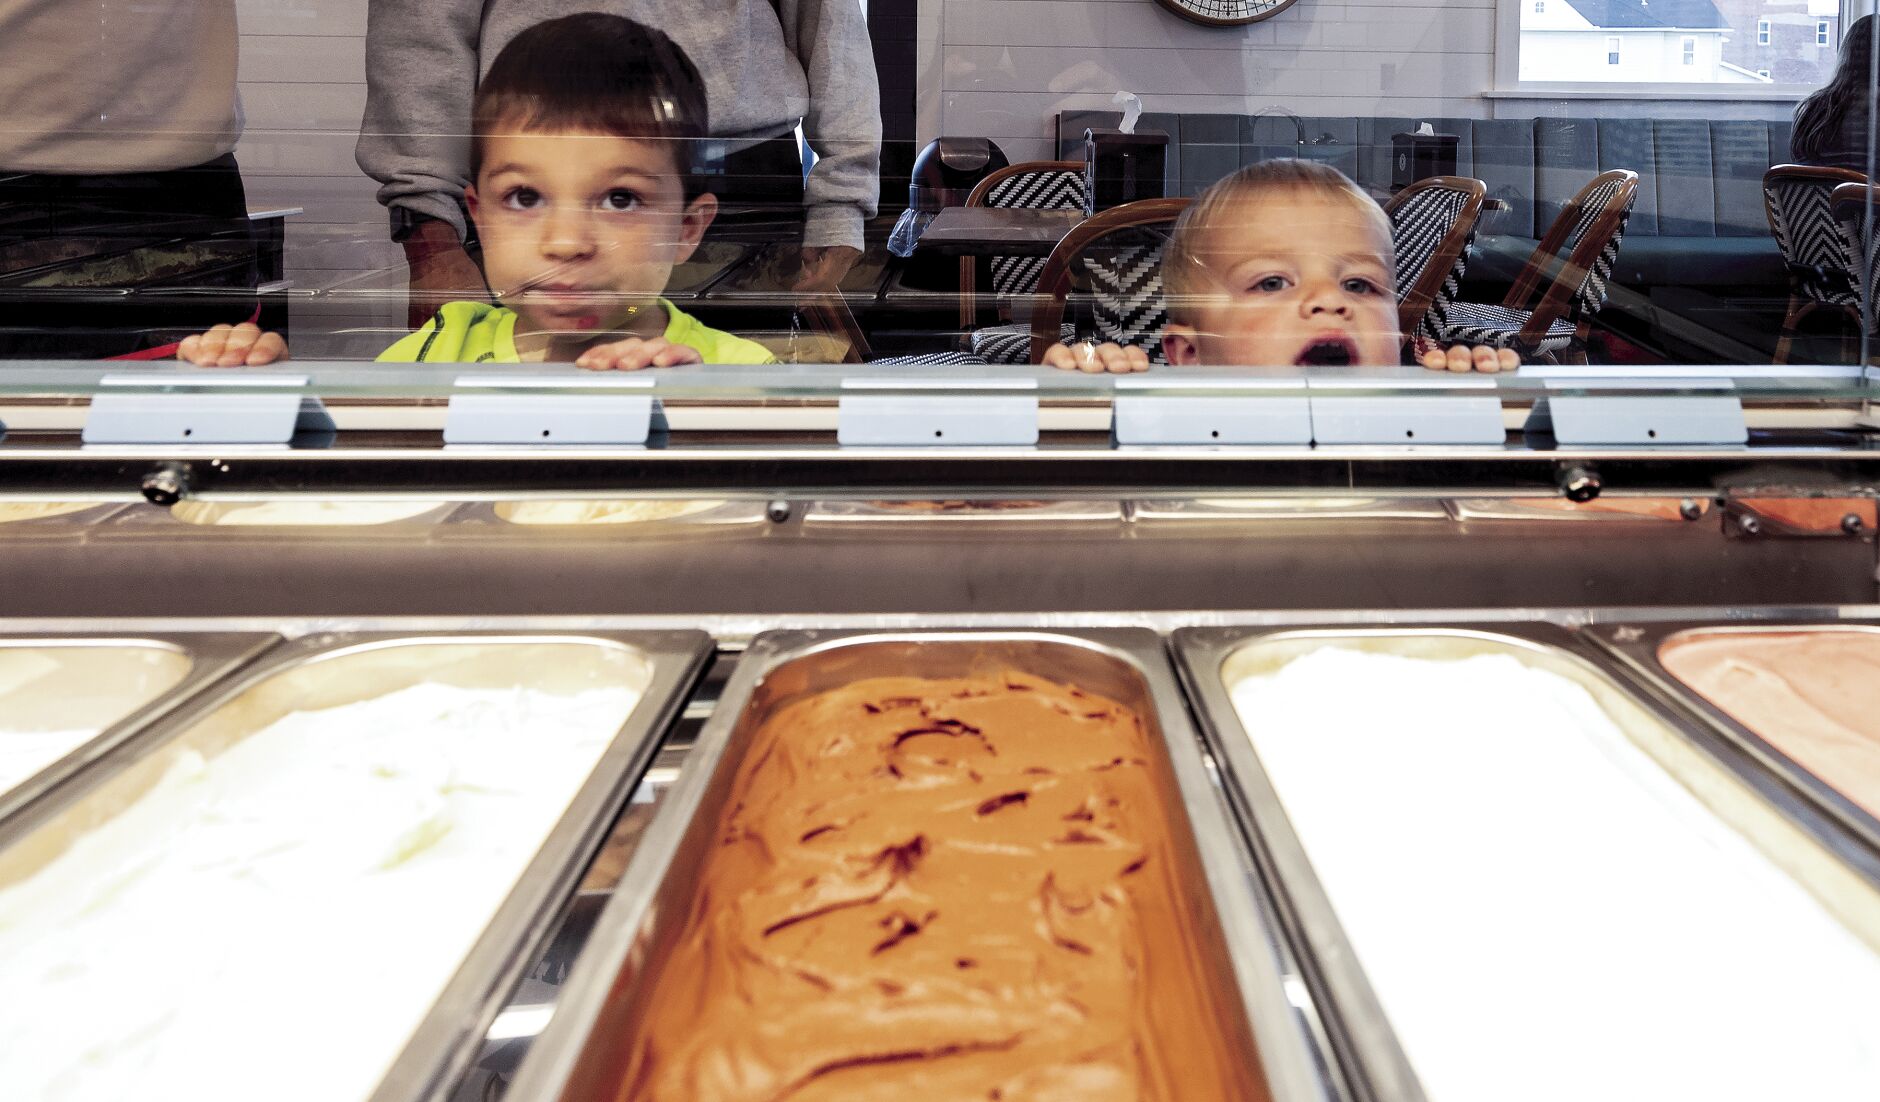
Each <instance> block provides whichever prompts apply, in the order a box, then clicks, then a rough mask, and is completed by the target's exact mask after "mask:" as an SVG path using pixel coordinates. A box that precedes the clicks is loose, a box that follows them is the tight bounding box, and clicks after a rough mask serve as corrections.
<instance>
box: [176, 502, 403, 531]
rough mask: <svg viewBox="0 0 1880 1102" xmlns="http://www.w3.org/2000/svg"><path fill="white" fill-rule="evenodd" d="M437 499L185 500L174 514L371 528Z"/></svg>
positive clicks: (205, 521)
mask: <svg viewBox="0 0 1880 1102" xmlns="http://www.w3.org/2000/svg"><path fill="white" fill-rule="evenodd" d="M438 504H439V503H438V502H435V501H255V502H219V501H183V502H178V503H177V504H176V505H174V506H172V507H171V509H170V515H171V516H173V517H175V518H176V519H177V520H180V521H182V522H184V523H185V524H202V525H214V526H216V527H227V526H252V527H281V528H298V527H369V526H371V525H375V524H395V523H397V522H398V521H401V520H411V519H413V518H415V517H421V516H423V515H424V514H426V513H428V512H431V511H432V510H434V509H436V508H437V507H438Z"/></svg>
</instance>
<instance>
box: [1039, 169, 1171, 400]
mask: <svg viewBox="0 0 1880 1102" xmlns="http://www.w3.org/2000/svg"><path fill="white" fill-rule="evenodd" d="M1190 201H1191V200H1188V199H1143V200H1141V201H1139V202H1135V203H1124V204H1123V205H1122V206H1119V207H1112V208H1110V209H1109V210H1106V211H1103V212H1101V213H1099V214H1095V215H1092V216H1091V217H1090V218H1088V219H1086V220H1085V221H1084V222H1082V223H1081V224H1080V225H1078V227H1077V228H1076V229H1074V230H1072V231H1071V232H1070V233H1068V234H1066V235H1065V237H1064V240H1062V241H1060V242H1058V244H1057V248H1055V249H1053V250H1051V255H1050V257H1049V258H1048V259H1046V260H1045V262H1044V268H1043V270H1042V271H1040V272H1039V274H1038V292H1037V294H1038V297H1037V305H1036V307H1035V308H1034V309H1033V312H1032V320H1031V362H1032V363H1034V364H1037V363H1043V362H1044V354H1045V352H1046V351H1047V350H1049V349H1050V347H1051V346H1052V345H1054V344H1058V343H1061V342H1062V341H1063V340H1064V314H1065V309H1066V307H1067V305H1068V304H1069V302H1070V296H1071V292H1072V290H1073V288H1074V287H1075V289H1076V290H1078V291H1079V292H1080V293H1082V294H1083V295H1085V296H1087V298H1088V302H1089V304H1090V306H1091V307H1092V309H1093V312H1094V315H1095V317H1094V324H1093V325H1092V327H1091V328H1092V335H1094V336H1095V337H1096V338H1097V339H1099V340H1105V341H1115V342H1116V343H1117V344H1122V345H1136V346H1139V347H1142V348H1146V349H1148V351H1149V358H1150V360H1151V361H1153V362H1157V363H1163V362H1166V361H1165V360H1164V359H1163V357H1162V329H1163V327H1164V326H1166V325H1167V324H1168V303H1167V301H1166V300H1165V299H1164V297H1163V293H1162V254H1163V252H1164V250H1166V249H1167V247H1168V240H1169V235H1170V233H1171V231H1172V230H1173V229H1174V226H1175V220H1176V219H1177V218H1179V217H1181V213H1182V212H1183V211H1184V210H1187V209H1188V204H1189V202H1190Z"/></svg>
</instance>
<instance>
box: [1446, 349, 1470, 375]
mask: <svg viewBox="0 0 1880 1102" xmlns="http://www.w3.org/2000/svg"><path fill="white" fill-rule="evenodd" d="M1447 366H1448V368H1449V370H1451V371H1456V372H1462V371H1468V370H1470V369H1472V368H1473V367H1474V366H1475V356H1474V354H1473V353H1471V352H1470V351H1469V346H1468V345H1464V344H1458V345H1455V346H1453V347H1451V348H1450V349H1449V362H1448V364H1447Z"/></svg>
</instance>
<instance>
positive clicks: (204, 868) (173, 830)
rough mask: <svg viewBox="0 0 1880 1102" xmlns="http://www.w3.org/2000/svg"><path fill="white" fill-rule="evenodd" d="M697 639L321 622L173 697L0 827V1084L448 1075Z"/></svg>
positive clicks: (383, 1084)
mask: <svg viewBox="0 0 1880 1102" xmlns="http://www.w3.org/2000/svg"><path fill="white" fill-rule="evenodd" d="M710 646H711V643H710V640H709V638H708V637H707V636H705V635H704V634H703V633H700V632H579V633H560V634H556V633H532V632H500V633H473V632H463V633H456V632H432V633H426V634H422V635H415V634H404V635H399V634H383V633H352V632H348V633H332V634H320V635H312V636H306V637H303V638H299V639H295V640H292V641H290V642H287V643H283V644H281V645H280V646H277V647H275V648H274V649H273V650H272V651H270V652H268V653H267V654H265V655H263V656H262V657H261V658H260V659H258V660H257V661H256V662H255V663H254V664H253V665H252V666H251V667H250V668H249V669H248V670H246V671H243V672H242V673H241V674H240V675H238V676H236V677H233V678H229V679H226V680H225V681H224V682H222V683H220V684H218V685H215V686H213V687H211V688H209V689H208V690H206V691H204V692H201V693H198V694H197V695H196V696H194V697H193V698H191V699H190V700H189V701H187V702H185V703H184V704H182V705H181V706H179V707H178V708H177V709H175V710H173V711H171V712H170V713H168V714H167V715H165V716H164V717H163V718H162V719H160V720H158V721H156V722H154V723H152V724H150V725H149V726H148V727H146V728H145V729H144V730H142V731H140V732H139V733H137V734H136V735H135V736H134V737H132V738H130V739H128V740H126V741H125V742H123V743H122V744H121V745H120V746H118V747H117V748H116V749H115V750H114V751H113V752H112V753H111V754H110V755H109V756H108V757H106V758H104V759H102V760H100V761H99V762H97V763H96V764H95V765H94V766H93V767H92V768H91V769H89V770H87V771H86V772H84V773H82V774H80V775H79V776H78V777H76V778H75V779H74V780H73V781H72V782H71V783H69V784H67V785H64V786H62V787H61V788H60V789H59V790H57V791H56V792H55V793H53V794H52V795H51V796H50V797H49V798H48V799H45V800H41V801H39V802H38V803H37V804H35V805H34V806H33V807H31V808H29V809H27V810H26V811H24V812H22V813H21V814H20V815H18V816H15V817H14V819H13V820H11V821H10V822H8V823H5V824H0V931H4V934H0V936H3V937H6V938H12V939H20V940H22V941H23V942H24V944H26V945H29V946H30V951H28V952H17V951H7V950H4V949H0V986H4V988H5V989H6V990H7V991H8V993H9V995H10V996H11V997H10V998H9V999H8V1000H7V1001H6V1003H5V1004H4V1005H0V1030H4V1032H5V1034H6V1035H7V1036H8V1037H9V1038H10V1039H12V1040H13V1041H15V1042H17V1043H13V1044H9V1045H8V1046H7V1047H6V1048H5V1050H4V1051H0V1080H4V1081H5V1082H7V1083H8V1084H9V1085H10V1086H11V1087H12V1088H13V1089H14V1090H16V1091H18V1092H19V1093H20V1094H21V1096H22V1097H40V1096H43V1095H45V1094H46V1093H48V1090H49V1088H48V1087H47V1084H50V1083H53V1082H56V1083H57V1084H58V1088H59V1093H60V1096H61V1097H66V1098H71V1099H83V1098H101V1099H111V1098H121V1097H124V1096H125V1095H126V1094H127V1093H139V1092H142V1093H147V1094H150V1095H152V1096H177V1097H182V1096H187V1097H191V1098H197V1099H205V1100H206V1099H223V1098H227V1099H238V1098H240V1099H246V1098H251V1097H253V1088H254V1084H255V1083H256V1082H267V1083H269V1087H268V1093H269V1095H270V1097H273V1098H283V1099H299V1098H304V1099H308V1100H309V1102H313V1100H318V1102H345V1100H348V1099H361V1100H363V1099H372V1100H374V1102H408V1100H416V1099H425V1100H431V1099H442V1098H444V1097H447V1095H448V1092H449V1091H450V1089H451V1088H452V1086H453V1084H454V1082H455V1081H456V1079H457V1077H458V1076H459V1075H460V1074H461V1072H462V1070H463V1069H464V1068H465V1067H466V1066H467V1065H468V1063H469V1062H470V1060H472V1059H473V1058H474V1056H475V1054H476V1046H477V1044H478V1043H479V1041H480V1039H481V1038H482V1037H483V1035H484V1034H485V1032H486V1031H487V1030H488V1028H489V1025H490V1023H491V1022H492V1021H493V1020H494V1018H495V1017H496V1014H497V1013H498V1011H499V1010H500V1009H501V1006H502V1004H503V1002H504V1000H505V999H506V998H507V997H508V995H509V994H510V992H511V991H512V990H513V989H514V987H515V985H516V983H517V981H518V980H519V978H520V977H521V975H522V973H523V971H524V970H525V969H526V967H527V964H528V961H529V960H531V959H532V958H533V957H534V956H535V955H536V954H537V953H538V952H539V951H540V949H541V948H542V945H543V943H544V941H545V939H546V937H547V936H548V935H549V933H550V931H551V929H552V926H553V924H554V919H555V916H556V912H557V910H558V909H559V908H560V907H561V905H562V904H563V903H564V902H566V900H567V899H568V898H569V897H570V896H571V895H572V894H573V893H574V891H575V889H576V886H577V884H578V881H579V879H580V877H581V874H582V870H583V869H584V868H585V867H586V864H587V862H588V860H589V859H590V858H591V857H592V855H593V853H594V851H595V850H596V848H598V846H599V845H600V843H601V841H602V839H603V838H604V837H605V835H606V833H607V831H608V829H609V828H610V827H611V825H612V823H613V821H614V818H615V817H616V815H617V813H618V812H619V810H620V809H621V807H622V806H623V804H624V803H625V801H626V800H627V798H628V796H629V794H630V792H631V789H632V786H633V784H634V783H635V781H636V780H637V778H638V776H639V775H640V774H641V773H643V772H644V771H645V770H646V768H647V766H648V763H649V762H651V760H652V758H653V755H654V753H655V752H656V748H657V742H658V739H659V737H660V735H661V734H662V733H663V732H664V730H665V728H666V726H667V725H668V723H669V722H670V721H671V719H672V718H673V717H674V716H675V715H676V714H677V712H678V711H679V709H680V708H681V707H682V706H683V699H682V698H683V695H684V693H685V692H686V691H687V690H688V689H689V687H690V685H691V683H692V682H693V681H694V680H695V678H696V676H697V673H698V671H699V669H700V667H701V666H702V664H703V662H704V659H705V657H706V655H707V654H708V653H709V649H710ZM68 1006H69V1007H70V1008H71V1010H70V1012H64V1011H63V1010H62V1008H64V1007H68ZM8 1008H11V1009H8ZM75 1014H76V1015H83V1017H84V1021H85V1028H84V1029H82V1030H81V1029H73V1028H72V1024H71V1023H72V1022H73V1021H74V1020H76V1019H75V1018H74V1017H73V1015H75ZM282 1069H292V1072H291V1074H286V1075H283V1074H282Z"/></svg>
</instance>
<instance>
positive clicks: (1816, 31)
mask: <svg viewBox="0 0 1880 1102" xmlns="http://www.w3.org/2000/svg"><path fill="white" fill-rule="evenodd" d="M1498 7H1499V10H1500V22H1499V25H1498V37H1497V40H1496V62H1495V71H1496V77H1497V86H1498V87H1500V88H1502V89H1504V90H1506V91H1508V92H1515V91H1527V90H1530V89H1531V90H1533V91H1537V92H1542V93H1545V92H1547V91H1571V90H1584V91H1589V92H1590V91H1596V90H1599V89H1600V88H1601V86H1611V85H1618V84H1624V85H1629V86H1632V87H1630V88H1628V89H1627V91H1632V92H1647V91H1650V90H1652V87H1653V86H1657V85H1678V86H1691V85H1696V86H1698V87H1699V88H1706V87H1708V88H1715V89H1716V91H1717V92H1718V93H1724V92H1730V91H1732V86H1735V89H1736V90H1739V91H1742V92H1747V91H1749V89H1748V88H1744V87H1742V86H1745V85H1749V86H1762V87H1765V88H1769V89H1770V91H1771V92H1773V93H1776V95H1775V96H1774V97H1772V98H1773V99H1775V100H1778V101H1780V102H1785V103H1786V102H1790V101H1791V100H1792V99H1793V98H1794V97H1795V96H1796V95H1797V94H1798V93H1801V92H1804V91H1812V90H1813V89H1815V88H1819V87H1820V86H1821V85H1822V84H1823V83H1824V82H1826V81H1827V79H1828V78H1829V77H1830V76H1831V75H1832V74H1833V71H1834V65H1835V62H1836V60H1837V58H1836V52H1835V50H1834V46H1835V44H1836V43H1837V42H1838V41H1839V40H1840V33H1841V28H1842V26H1843V22H1842V20H1843V14H1842V12H1841V7H1840V0H1558V2H1556V3H1554V4H1553V5H1552V6H1548V5H1547V4H1546V0H1498ZM1602 61H1604V64H1601V62H1602ZM1771 86H1774V87H1771ZM1693 90H1696V89H1693ZM1614 91H1618V89H1614Z"/></svg>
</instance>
